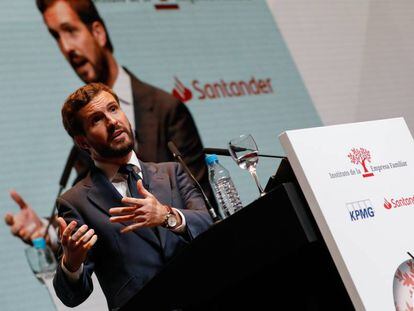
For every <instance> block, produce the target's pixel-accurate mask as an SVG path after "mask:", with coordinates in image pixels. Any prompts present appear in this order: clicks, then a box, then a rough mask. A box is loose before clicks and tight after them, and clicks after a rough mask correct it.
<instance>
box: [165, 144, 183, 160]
mask: <svg viewBox="0 0 414 311" xmlns="http://www.w3.org/2000/svg"><path fill="white" fill-rule="evenodd" d="M167 145H168V149H170V151H171V153H172V154H173V156H174V158H176V157H181V152H180V151H178V148H177V147H176V146H175V144H174V143H173V142H172V141H169V142H168V144H167Z"/></svg>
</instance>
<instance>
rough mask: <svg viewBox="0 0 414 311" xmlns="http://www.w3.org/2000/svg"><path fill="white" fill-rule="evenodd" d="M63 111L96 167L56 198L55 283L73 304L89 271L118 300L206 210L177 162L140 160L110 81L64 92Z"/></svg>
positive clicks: (191, 232)
mask: <svg viewBox="0 0 414 311" xmlns="http://www.w3.org/2000/svg"><path fill="white" fill-rule="evenodd" d="M62 118H63V123H64V126H65V129H66V131H67V132H68V133H69V135H70V136H72V137H73V138H74V140H75V142H76V144H77V145H78V146H79V147H80V148H82V149H84V150H86V151H87V152H88V153H89V154H90V155H91V158H92V159H93V162H94V167H93V169H92V170H91V172H90V174H89V175H88V176H87V177H85V178H84V179H83V180H81V181H80V182H78V183H77V184H76V185H75V186H74V187H73V188H71V189H70V190H69V191H67V192H66V193H65V194H63V195H62V196H61V197H60V198H59V207H58V210H59V216H60V217H59V218H58V221H59V225H60V229H61V230H60V232H61V236H60V238H61V243H62V257H61V261H60V264H59V267H58V270H57V273H56V275H55V278H54V286H55V290H56V293H57V295H58V297H59V298H60V299H61V300H62V302H63V303H65V304H66V305H68V306H76V305H78V304H80V303H82V302H83V301H84V300H85V299H86V298H87V297H88V295H89V294H90V293H91V291H92V286H91V278H90V275H91V274H92V272H93V271H95V273H96V275H97V277H98V280H99V282H100V285H101V287H102V290H103V292H104V293H105V296H106V298H107V302H108V306H109V308H110V309H113V308H118V307H121V306H122V305H123V304H125V303H126V302H127V301H128V300H129V299H130V298H132V297H133V296H134V295H135V294H136V293H137V292H138V291H139V290H140V289H141V288H142V287H143V286H144V285H145V284H146V282H148V281H149V280H150V279H151V278H152V277H153V276H154V275H155V274H156V273H157V272H159V271H160V270H161V269H162V267H163V266H164V265H165V264H166V263H167V262H168V261H169V260H170V259H171V258H172V257H173V256H174V255H175V254H177V252H178V251H179V250H180V249H182V248H183V247H184V246H185V245H187V244H188V243H189V242H190V241H191V240H192V239H193V238H194V237H196V236H197V235H199V234H200V233H201V232H203V231H205V230H206V229H207V228H208V227H209V226H210V224H211V218H210V216H209V214H208V212H207V210H206V207H205V204H204V201H203V198H202V196H201V194H200V192H199V191H198V190H197V189H196V188H194V185H193V183H192V182H191V181H190V179H189V177H188V176H187V175H186V173H185V172H184V171H183V170H182V168H181V166H180V165H179V164H177V163H174V162H165V163H159V164H155V163H145V162H142V161H140V160H138V158H137V157H136V154H135V152H134V151H133V146H134V138H133V135H132V130H131V127H130V124H129V121H128V119H127V117H126V116H125V114H124V112H123V111H122V110H121V108H120V105H119V101H118V98H117V96H116V95H115V94H114V93H113V92H112V90H111V89H109V88H108V87H106V86H105V85H103V84H100V83H92V84H88V85H86V86H84V87H82V88H80V89H79V90H77V91H76V92H74V93H73V94H72V95H70V96H69V97H68V99H67V100H66V102H65V104H64V106H63V108H62ZM138 143H139V142H138ZM127 164H128V166H126V165H127ZM127 167H129V169H127ZM133 178H135V180H138V181H137V182H136V183H135V185H131V183H132V182H131V180H132V179H133ZM144 185H145V186H144ZM136 190H137V192H136V193H135V192H134V191H136Z"/></svg>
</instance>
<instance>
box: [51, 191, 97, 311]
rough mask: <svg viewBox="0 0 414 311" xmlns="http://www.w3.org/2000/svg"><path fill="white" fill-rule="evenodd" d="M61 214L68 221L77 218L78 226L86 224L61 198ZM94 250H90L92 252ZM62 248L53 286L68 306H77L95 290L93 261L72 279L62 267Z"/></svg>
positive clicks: (86, 263) (59, 207) (59, 206)
mask: <svg viewBox="0 0 414 311" xmlns="http://www.w3.org/2000/svg"><path fill="white" fill-rule="evenodd" d="M58 210H59V216H60V217H63V218H64V219H65V221H66V223H70V222H71V221H72V220H75V221H76V222H77V223H78V228H79V227H80V226H82V225H83V224H84V221H83V220H82V217H81V216H80V215H79V213H78V212H77V211H76V210H75V208H74V207H72V206H71V205H70V203H68V202H67V201H66V200H64V199H62V198H59V200H58ZM91 251H93V250H90V251H89V252H91ZM62 255H63V254H62V249H61V248H60V249H59V261H58V262H59V264H58V268H57V270H56V274H55V276H54V278H53V286H54V288H55V291H56V295H57V296H58V297H59V299H60V300H61V301H62V302H63V303H64V304H65V305H66V306H68V307H71V308H73V307H76V306H78V305H79V304H81V303H82V302H84V301H85V300H86V299H87V298H88V297H89V295H90V294H91V292H92V290H93V284H92V279H91V274H92V272H93V266H94V265H93V262H92V261H91V260H89V259H88V260H87V261H86V262H85V263H84V269H83V272H82V274H81V276H80V278H79V280H78V281H77V282H73V281H70V280H69V279H68V278H67V276H66V274H65V272H64V271H63V270H62V267H61V258H62Z"/></svg>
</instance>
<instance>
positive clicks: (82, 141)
mask: <svg viewBox="0 0 414 311" xmlns="http://www.w3.org/2000/svg"><path fill="white" fill-rule="evenodd" d="M73 139H74V140H75V143H76V145H78V146H79V148H81V149H83V150H86V151H89V147H90V146H89V144H88V142H87V140H86V137H85V136H83V135H76V136H75V137H74V138H73Z"/></svg>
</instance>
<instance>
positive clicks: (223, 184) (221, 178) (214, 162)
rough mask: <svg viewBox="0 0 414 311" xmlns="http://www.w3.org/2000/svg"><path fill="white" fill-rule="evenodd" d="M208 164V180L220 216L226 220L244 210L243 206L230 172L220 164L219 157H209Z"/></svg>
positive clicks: (212, 155) (213, 155) (207, 158)
mask: <svg viewBox="0 0 414 311" xmlns="http://www.w3.org/2000/svg"><path fill="white" fill-rule="evenodd" d="M206 163H207V166H208V179H209V181H210V184H211V187H212V188H213V192H214V195H215V197H216V200H217V203H218V206H219V214H220V216H221V218H222V219H224V218H226V217H228V216H230V215H232V214H234V213H235V212H237V211H238V210H240V209H242V208H243V205H242V203H241V201H240V197H239V194H238V192H237V190H236V187H235V186H234V183H233V181H232V179H231V177H230V173H229V171H228V170H227V169H225V168H224V167H223V166H222V165H221V164H220V163H219V161H218V158H217V155H215V154H211V155H208V156H207V157H206Z"/></svg>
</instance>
